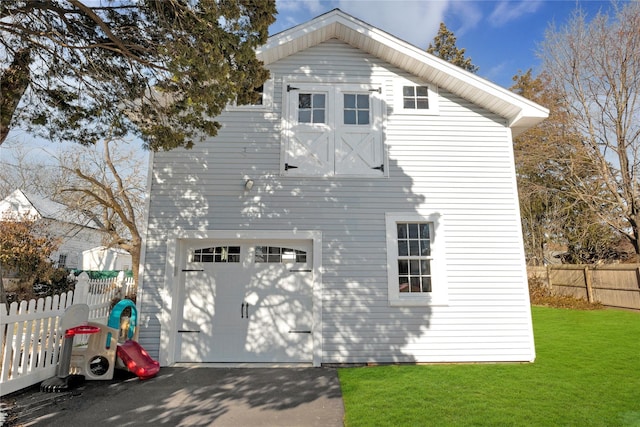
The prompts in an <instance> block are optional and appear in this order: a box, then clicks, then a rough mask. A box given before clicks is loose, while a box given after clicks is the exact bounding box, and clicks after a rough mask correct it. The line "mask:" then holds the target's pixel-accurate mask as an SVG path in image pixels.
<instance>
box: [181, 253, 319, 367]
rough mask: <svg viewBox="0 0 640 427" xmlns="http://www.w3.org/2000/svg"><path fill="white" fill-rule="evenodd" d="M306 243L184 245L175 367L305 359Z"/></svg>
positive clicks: (308, 309)
mask: <svg viewBox="0 0 640 427" xmlns="http://www.w3.org/2000/svg"><path fill="white" fill-rule="evenodd" d="M311 250H312V246H311V241H268V242H261V241H248V240H229V241H215V242H211V241H209V242H206V243H199V244H197V245H192V246H191V247H188V248H187V253H186V254H185V255H186V256H185V259H186V262H185V264H184V268H183V272H182V278H183V280H182V284H181V286H182V289H183V292H182V300H183V304H182V307H183V311H182V316H181V322H179V329H178V331H177V332H178V345H179V349H180V350H179V356H178V360H177V361H179V362H311V361H312V356H313V344H312V327H313V325H312V319H313V316H312V311H313V306H312V287H313V266H312V259H313V257H312V254H311Z"/></svg>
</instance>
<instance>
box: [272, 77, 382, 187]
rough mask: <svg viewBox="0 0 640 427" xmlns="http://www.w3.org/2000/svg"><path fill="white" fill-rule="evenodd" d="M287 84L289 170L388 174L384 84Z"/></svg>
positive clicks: (286, 155) (290, 172)
mask: <svg viewBox="0 0 640 427" xmlns="http://www.w3.org/2000/svg"><path fill="white" fill-rule="evenodd" d="M287 89H288V92H287V93H288V96H287V105H288V113H287V115H286V117H287V124H286V126H285V137H284V144H285V152H284V164H283V169H284V171H283V172H284V174H286V175H301V176H367V177H368V176H372V177H375V176H384V173H385V172H384V149H383V141H382V135H383V133H382V124H383V114H382V101H381V98H380V88H379V87H378V88H376V87H374V86H372V85H318V84H316V85H312V84H295V85H293V84H291V85H288V86H287Z"/></svg>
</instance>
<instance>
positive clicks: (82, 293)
mask: <svg viewBox="0 0 640 427" xmlns="http://www.w3.org/2000/svg"><path fill="white" fill-rule="evenodd" d="M133 286H134V284H133V279H130V278H129V279H127V278H125V277H124V274H122V275H119V276H118V278H116V279H101V280H89V276H88V275H87V273H82V274H80V276H78V277H77V283H76V286H75V294H74V292H72V291H69V292H67V293H66V294H62V295H54V296H53V297H46V298H40V299H38V300H37V301H36V300H30V301H20V302H19V303H18V302H13V303H12V304H11V305H10V306H9V311H8V312H7V310H6V306H5V305H4V304H0V351H1V353H0V396H4V395H6V394H9V393H13V392H15V391H18V390H20V389H23V388H25V387H29V386H31V385H34V384H37V383H38V382H40V381H43V380H45V379H47V378H51V377H53V376H55V374H56V365H57V363H58V358H59V353H60V348H61V344H62V337H63V335H64V331H61V330H59V325H60V319H61V317H62V315H63V314H64V312H65V310H66V309H67V308H68V307H69V306H71V305H72V304H88V305H89V319H90V320H93V321H98V322H104V323H105V324H106V319H107V318H108V316H109V311H110V309H111V301H112V300H113V299H114V298H116V297H118V298H123V297H124V296H125V295H130V294H132V293H134V292H135V290H134V289H133ZM80 338H81V337H80Z"/></svg>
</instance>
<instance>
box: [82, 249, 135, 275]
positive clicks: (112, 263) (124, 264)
mask: <svg viewBox="0 0 640 427" xmlns="http://www.w3.org/2000/svg"><path fill="white" fill-rule="evenodd" d="M82 270H97V271H105V270H117V271H126V270H131V254H130V253H129V252H127V251H125V250H123V249H120V248H108V247H106V246H96V247H95V248H91V249H87V250H86V251H83V252H82Z"/></svg>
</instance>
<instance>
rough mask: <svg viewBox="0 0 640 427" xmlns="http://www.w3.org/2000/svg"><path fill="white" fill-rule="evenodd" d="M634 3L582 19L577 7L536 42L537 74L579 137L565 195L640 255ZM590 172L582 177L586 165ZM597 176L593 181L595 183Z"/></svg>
mask: <svg viewBox="0 0 640 427" xmlns="http://www.w3.org/2000/svg"><path fill="white" fill-rule="evenodd" d="M639 28H640V3H638V2H629V3H626V4H624V5H623V6H620V5H618V4H616V3H613V4H612V9H611V11H610V12H608V13H599V14H598V15H596V16H595V17H594V18H593V19H592V20H590V21H588V20H587V17H586V16H585V14H584V13H583V12H582V11H580V10H578V11H576V13H575V14H574V16H573V17H572V19H571V20H570V21H569V23H568V24H567V25H566V26H564V27H561V28H556V27H554V26H552V27H550V28H549V30H548V31H547V33H546V36H545V40H544V42H543V43H542V44H541V48H540V52H539V54H540V57H541V59H542V60H543V69H544V71H545V72H546V73H547V74H548V75H549V76H550V84H551V86H552V89H553V90H554V91H555V92H556V93H557V94H558V96H559V98H560V101H561V104H562V106H563V108H564V109H565V110H566V112H567V114H570V115H571V116H572V120H571V122H572V123H573V125H574V126H575V129H574V131H575V132H576V133H577V134H578V135H579V136H580V137H581V142H582V145H583V146H584V148H585V149H584V150H583V151H582V153H584V158H583V159H580V158H575V159H574V163H573V165H574V166H575V167H573V168H572V169H569V171H568V174H567V175H566V176H565V177H564V179H565V180H566V182H567V191H570V192H572V193H573V195H574V197H576V199H578V200H580V201H582V202H583V203H584V206H586V207H588V209H590V210H591V212H593V214H594V215H596V216H597V217H598V218H599V220H600V221H602V222H603V223H606V224H608V225H609V226H611V227H613V228H614V229H615V230H617V231H618V232H619V233H621V234H622V235H623V236H625V237H626V238H627V239H628V240H629V242H631V244H632V245H633V247H634V249H635V251H636V254H640V242H639V238H640V235H639V229H638V227H639V222H640V193H639V185H640V182H639V179H638V172H640V169H639V167H640V99H639V93H638V91H639V90H640V30H639ZM585 167H588V168H592V170H591V171H590V173H584V168H585ZM594 177H597V179H594Z"/></svg>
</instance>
